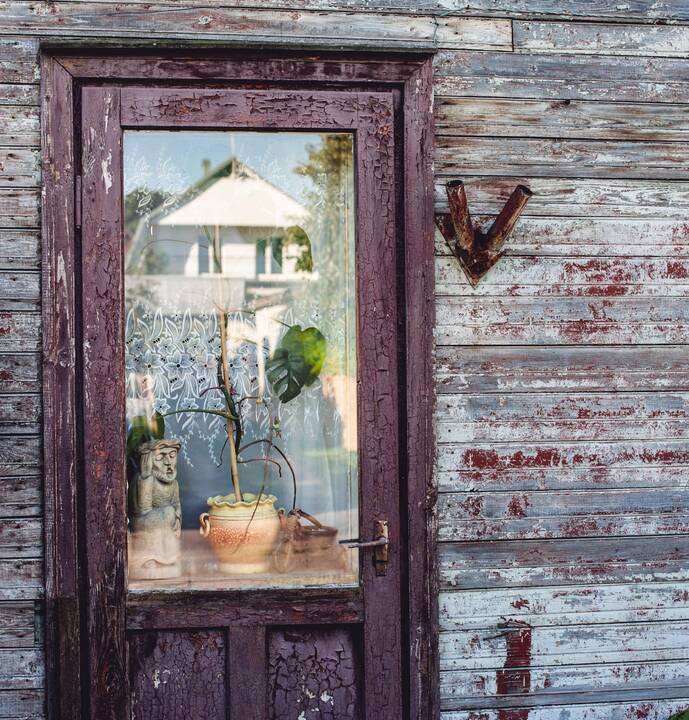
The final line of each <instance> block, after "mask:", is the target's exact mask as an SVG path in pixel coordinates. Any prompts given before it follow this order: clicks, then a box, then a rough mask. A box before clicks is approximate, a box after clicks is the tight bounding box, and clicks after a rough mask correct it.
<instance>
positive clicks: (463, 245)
mask: <svg viewBox="0 0 689 720" xmlns="http://www.w3.org/2000/svg"><path fill="white" fill-rule="evenodd" d="M445 190H446V192H447V201H448V204H449V206H450V212H449V213H438V214H436V216H435V224H436V225H437V226H438V230H440V232H441V233H442V235H443V237H444V238H445V242H447V244H448V246H449V248H450V250H451V251H452V254H453V255H454V256H455V257H456V258H457V260H459V264H460V265H461V266H462V269H463V270H464V272H465V273H466V276H467V279H468V280H469V282H470V283H471V285H472V287H476V286H477V285H478V283H479V281H480V280H481V278H482V277H483V276H484V275H485V274H486V273H487V272H488V271H489V270H490V269H491V268H492V267H493V265H495V263H496V262H497V261H498V260H499V259H500V258H501V257H502V256H503V255H504V253H503V251H502V246H503V245H504V244H505V240H507V238H508V237H509V236H510V233H511V232H512V230H513V229H514V226H515V224H516V222H517V220H518V219H519V216H520V215H521V214H522V211H523V210H524V208H525V207H526V203H527V202H528V201H529V198H530V197H531V196H532V195H533V193H532V192H531V190H530V189H529V188H528V187H526V185H517V187H516V188H515V189H514V191H513V192H512V194H511V195H510V197H509V199H508V200H507V202H506V203H505V206H504V207H503V209H502V210H501V211H500V214H499V215H498V216H497V217H496V218H495V221H494V222H493V224H492V225H491V226H490V229H489V230H488V232H485V233H484V232H483V231H482V230H481V229H480V228H476V227H474V224H473V222H472V220H471V213H470V212H469V204H468V203H467V196H466V192H465V191H464V183H463V182H462V181H461V180H451V181H450V182H448V183H447V185H446V186H445Z"/></svg>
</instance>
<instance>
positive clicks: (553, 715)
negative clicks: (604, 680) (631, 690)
mask: <svg viewBox="0 0 689 720" xmlns="http://www.w3.org/2000/svg"><path fill="white" fill-rule="evenodd" d="M687 707H689V698H684V699H674V700H662V699H661V700H630V701H627V702H613V703H591V702H584V703H581V704H576V703H575V704H570V705H551V706H546V707H537V708H532V707H530V708H519V707H516V708H513V709H510V710H508V711H506V710H481V711H480V712H477V711H475V710H459V711H448V712H444V713H442V715H441V720H504V718H505V717H509V713H512V717H517V718H518V717H520V715H519V713H521V716H522V717H523V716H524V715H527V716H528V718H529V720H629V718H644V720H667V718H669V717H670V716H672V715H675V714H676V713H678V712H680V711H682V710H685V709H686V708H687Z"/></svg>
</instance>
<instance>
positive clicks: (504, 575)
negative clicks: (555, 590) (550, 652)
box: [440, 535, 689, 620]
mask: <svg viewBox="0 0 689 720" xmlns="http://www.w3.org/2000/svg"><path fill="white" fill-rule="evenodd" d="M687 578H689V540H688V539H687V536H686V535H676V536H669V537H659V538H656V537H636V538H633V537H632V538H628V537H627V538H619V537H612V538H566V539H559V540H521V541H520V542H512V541H511V540H492V541H491V540H482V541H479V542H459V543H441V545H440V583H441V587H442V588H443V589H447V590H450V589H462V590H465V589H483V590H484V591H486V590H490V591H492V590H494V589H497V588H528V587H551V586H561V585H582V584H587V585H588V584H591V585H596V586H598V585H609V584H628V585H634V584H636V583H642V582H645V583H649V582H686V580H687ZM484 594H485V592H484ZM520 619H521V620H526V618H520Z"/></svg>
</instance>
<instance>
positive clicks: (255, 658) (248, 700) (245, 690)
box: [228, 624, 269, 720]
mask: <svg viewBox="0 0 689 720" xmlns="http://www.w3.org/2000/svg"><path fill="white" fill-rule="evenodd" d="M228 634H229V644H230V651H229V654H230V656H229V668H230V670H229V677H230V678H231V683H232V687H231V688H230V717H231V718H233V717H236V718H241V719H242V720H265V718H267V717H268V715H269V710H268V673H267V667H268V657H267V646H266V628H265V626H264V625H259V624H256V625H254V626H253V627H251V626H242V627H237V626H231V627H230V629H229V631H228Z"/></svg>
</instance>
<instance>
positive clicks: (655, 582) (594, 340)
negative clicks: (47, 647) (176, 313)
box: [0, 0, 689, 720]
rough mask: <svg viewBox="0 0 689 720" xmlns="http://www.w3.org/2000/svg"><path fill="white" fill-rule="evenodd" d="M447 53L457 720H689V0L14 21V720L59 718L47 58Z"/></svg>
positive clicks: (112, 10) (100, 6)
mask: <svg viewBox="0 0 689 720" xmlns="http://www.w3.org/2000/svg"><path fill="white" fill-rule="evenodd" d="M151 39H155V40H156V41H157V42H163V43H165V42H170V43H174V42H177V43H186V44H187V45H188V44H189V43H190V42H196V41H201V42H203V43H208V44H210V45H218V44H220V45H221V46H222V47H228V46H232V45H236V46H249V45H252V44H258V45H263V46H266V45H268V46H270V45H280V46H282V47H285V46H287V47H292V48H303V47H309V48H316V47H323V48H327V47H330V48H341V47H347V48H354V49H357V48H358V49H384V48H391V49H393V50H401V49H409V48H426V49H427V48H433V49H438V54H437V56H436V58H435V62H434V67H435V116H436V145H437V149H436V188H435V200H436V207H437V209H438V210H446V201H445V194H444V183H445V182H446V181H447V180H448V179H450V178H455V177H459V178H462V179H464V180H465V183H466V188H467V194H468V197H469V203H470V206H471V210H472V212H473V214H474V216H475V217H476V218H477V220H478V222H479V223H484V224H485V223H486V222H488V221H489V219H490V217H491V216H492V215H493V214H495V213H496V212H497V211H498V210H499V209H500V207H501V205H502V203H503V202H504V200H505V198H506V197H507V196H508V194H509V193H510V191H511V190H512V188H513V187H514V186H515V185H516V184H518V183H520V182H523V183H527V184H528V185H529V186H530V187H531V188H532V190H533V191H534V193H535V194H534V197H533V198H532V199H531V201H530V202H529V204H528V206H527V208H526V211H525V213H524V216H523V217H522V219H521V220H520V221H519V223H518V225H517V227H516V229H515V232H514V234H513V236H512V238H511V239H510V240H509V241H508V246H507V247H508V249H507V255H506V257H505V258H503V259H502V260H501V261H500V262H499V263H498V265H497V266H496V267H495V268H493V269H492V270H491V272H490V273H489V275H488V276H487V277H486V278H485V279H484V280H483V281H482V283H481V284H480V285H479V286H478V287H477V288H476V289H472V288H471V287H470V286H469V284H468V283H467V281H466V279H465V277H464V275H463V274H462V272H461V270H459V268H458V267H457V264H456V261H455V260H454V258H453V257H451V256H450V255H449V253H448V251H447V248H446V247H445V245H444V243H443V242H442V239H441V238H440V237H438V238H437V247H436V281H437V318H438V321H437V327H436V339H437V344H438V347H437V358H436V378H437V390H438V410H437V437H438V441H439V447H438V458H437V472H436V477H437V481H438V486H439V491H440V495H439V501H438V512H439V537H440V543H439V556H440V582H441V595H440V627H441V631H442V634H441V644H440V649H441V692H442V707H443V720H527V719H528V720H565V719H566V720H628V718H631V717H635V718H645V719H646V720H667V719H668V717H669V716H670V715H671V714H672V713H674V712H677V711H678V710H680V709H683V708H684V707H687V706H689V692H688V691H687V687H688V686H689V669H688V668H689V663H688V662H687V660H688V659H689V658H687V651H686V642H685V641H686V637H687V635H689V625H688V624H689V594H688V593H687V590H686V587H687V582H688V581H689V512H687V507H688V506H689V503H688V500H689V497H688V494H689V490H688V488H689V431H688V430H687V429H686V428H687V419H688V417H687V416H688V414H689V366H688V365H687V360H686V358H687V346H686V338H687V333H688V332H689V176H688V175H687V166H688V163H687V158H688V157H689V146H688V145H687V143H688V141H689V73H688V71H687V67H688V66H687V62H688V61H687V57H689V6H688V5H687V3H686V1H685V0H633V2H625V3H614V2H613V3H611V2H607V0H569V1H568V2H564V0H536V1H535V2H533V1H531V0H413V1H412V0H365V1H364V0H289V1H288V0H242V2H241V3H240V4H237V3H230V2H228V1H227V0H210V1H209V2H200V0H193V1H192V2H190V3H185V4H184V7H181V6H179V5H178V4H174V3H171V2H161V3H157V4H155V5H151V4H150V3H148V2H145V0H126V1H125V2H121V3H118V4H117V5H115V3H113V2H112V0H80V1H71V2H70V1H62V2H44V1H39V2H31V3H29V2H23V1H21V0H9V1H8V2H5V3H4V4H3V6H2V12H1V13H0V60H1V62H0V434H1V435H2V436H3V440H4V441H3V442H2V444H0V718H15V719H18V718H40V717H43V715H44V696H43V689H42V688H43V685H44V679H43V673H44V664H43V658H42V628H41V597H42V583H43V580H42V566H43V559H42V558H43V549H42V540H41V538H42V522H41V509H40V497H41V491H42V490H41V485H42V483H41V440H40V421H41V400H40V375H41V374H40V358H39V354H38V353H39V348H40V343H41V323H40V274H39V273H40V262H39V256H40V237H39V225H40V214H39V207H40V157H39V153H38V148H39V146H40V137H39V132H40V126H39V107H38V103H39V92H38V82H39V70H38V51H39V43H40V42H41V41H46V40H47V41H69V40H79V41H84V42H87V43H88V42H98V43H100V44H104V45H116V44H120V43H122V42H128V43H132V42H136V43H146V42H148V41H149V40H151Z"/></svg>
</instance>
